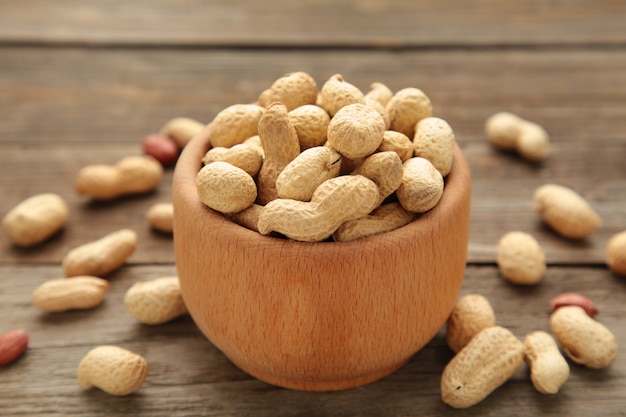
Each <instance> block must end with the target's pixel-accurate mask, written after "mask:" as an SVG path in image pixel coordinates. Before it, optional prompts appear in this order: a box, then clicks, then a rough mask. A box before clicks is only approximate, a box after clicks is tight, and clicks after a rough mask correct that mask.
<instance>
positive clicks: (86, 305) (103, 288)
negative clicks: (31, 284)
mask: <svg viewBox="0 0 626 417" xmlns="http://www.w3.org/2000/svg"><path fill="white" fill-rule="evenodd" d="M108 291H109V282H108V281H107V280H105V279H102V278H98V277H94V276H88V275H83V276H75V277H72V278H58V279H51V280H48V281H46V282H44V283H43V284H41V285H39V286H38V287H37V288H35V290H34V291H33V294H32V302H33V305H34V306H35V307H37V308H38V309H39V310H41V311H45V312H49V313H57V312H61V311H68V310H87V309H90V308H94V307H96V306H98V305H100V304H101V303H102V301H103V300H104V297H105V296H106V294H107V292H108Z"/></svg>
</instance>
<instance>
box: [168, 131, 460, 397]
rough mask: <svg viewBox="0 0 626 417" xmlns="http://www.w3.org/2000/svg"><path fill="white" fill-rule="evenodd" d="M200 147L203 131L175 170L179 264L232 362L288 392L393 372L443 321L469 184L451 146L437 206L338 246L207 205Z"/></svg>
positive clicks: (196, 314)
mask: <svg viewBox="0 0 626 417" xmlns="http://www.w3.org/2000/svg"><path fill="white" fill-rule="evenodd" d="M208 148H209V137H208V134H207V131H206V129H205V131H204V132H202V133H201V134H199V135H198V136H197V137H195V138H194V139H193V140H192V141H191V142H190V143H189V144H188V145H187V146H186V147H185V149H184V151H183V152H182V154H181V156H180V159H179V161H178V163H177V165H176V168H175V172H174V180H173V203H174V213H175V215H174V246H175V253H176V266H177V270H178V276H179V279H180V285H181V289H182V295H183V298H184V301H185V303H186V305H187V307H188V309H189V312H190V314H191V316H192V318H193V320H194V321H195V323H196V324H197V325H198V327H199V328H200V330H201V331H202V332H203V333H204V334H205V335H206V337H207V338H208V339H209V340H210V341H211V342H212V343H213V344H214V345H215V346H216V347H217V348H218V349H220V350H221V351H222V352H223V353H224V354H225V355H226V356H227V357H228V358H229V359H230V360H231V361H232V362H233V363H234V364H235V365H236V366H238V367H239V368H240V369H242V370H243V371H245V372H247V373H249V374H250V375H252V376H254V377H257V378H258V379H261V380H263V381H266V382H268V383H270V384H274V385H278V386H282V387H285V388H292V389H298V390H307V391H328V390H339V389H345V388H351V387H356V386H360V385H364V384H367V383H370V382H373V381H375V380H378V379H380V378H382V377H384V376H386V375H388V374H390V373H392V372H393V371H395V370H396V369H398V368H399V367H401V366H402V365H403V364H405V363H406V362H407V361H408V360H409V359H410V358H411V356H412V355H413V354H415V353H416V352H417V351H418V350H419V349H421V348H422V347H423V346H424V345H425V344H426V343H428V342H429V341H430V340H431V339H432V338H433V337H434V336H435V335H436V333H437V332H438V331H439V329H441V327H442V325H443V324H444V323H445V321H446V319H447V317H448V315H449V314H450V312H451V310H452V308H453V306H454V304H455V302H456V299H457V296H458V294H459V291H460V288H461V284H462V281H463V275H464V272H465V265H466V257H467V245H468V235H469V216H470V194H471V180H470V172H469V168H468V165H467V162H466V160H465V157H464V155H463V153H462V152H461V150H460V149H459V148H458V147H457V148H456V150H455V154H454V163H453V167H452V171H451V172H450V174H449V175H448V176H447V179H446V187H445V191H444V193H443V197H442V198H441V200H440V202H439V204H438V205H437V206H436V207H435V208H434V209H432V210H431V211H429V212H428V213H426V214H424V215H423V216H422V217H420V218H419V219H418V220H416V221H414V222H412V223H411V224H409V225H407V226H404V227H402V228H400V229H397V230H395V231H392V232H388V233H384V234H380V235H375V236H370V237H367V238H363V239H360V240H357V241H353V242H343V243H340V242H315V243H304V242H295V241H290V240H284V239H279V238H275V237H269V236H262V235H260V234H259V233H257V232H254V231H251V230H248V229H246V228H244V227H242V226H239V225H237V224H235V223H233V222H232V221H230V220H228V219H227V218H225V217H224V216H223V215H222V214H220V213H218V212H215V211H213V210H211V209H209V208H207V207H206V206H205V205H204V204H202V203H201V202H200V200H199V199H198V196H197V193H196V185H195V177H196V173H197V172H198V171H199V170H200V168H201V166H202V164H201V158H202V157H203V156H204V153H205V152H206V151H207V149H208Z"/></svg>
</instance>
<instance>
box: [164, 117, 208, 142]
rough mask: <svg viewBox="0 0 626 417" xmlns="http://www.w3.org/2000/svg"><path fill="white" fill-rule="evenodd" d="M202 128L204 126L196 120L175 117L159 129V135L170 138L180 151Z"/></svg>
mask: <svg viewBox="0 0 626 417" xmlns="http://www.w3.org/2000/svg"><path fill="white" fill-rule="evenodd" d="M204 128H205V125H204V124H203V123H200V122H199V121H197V120H194V119H191V118H189V117H175V118H173V119H171V120H169V121H168V122H167V123H166V124H165V125H164V126H163V127H162V128H161V130H160V133H161V134H162V135H165V136H167V137H170V138H172V140H173V141H174V142H176V145H178V148H179V149H182V148H184V147H185V146H187V144H188V143H189V141H190V140H191V139H192V138H193V137H194V136H196V135H197V134H198V133H200V132H201V131H202V130H203V129H204Z"/></svg>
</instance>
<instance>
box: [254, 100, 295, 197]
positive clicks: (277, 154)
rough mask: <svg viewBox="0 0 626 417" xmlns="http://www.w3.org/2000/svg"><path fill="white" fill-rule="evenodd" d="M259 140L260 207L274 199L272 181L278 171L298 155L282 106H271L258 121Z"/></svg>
mask: <svg viewBox="0 0 626 417" xmlns="http://www.w3.org/2000/svg"><path fill="white" fill-rule="evenodd" d="M259 137H260V139H261V145H262V146H263V150H264V152H265V159H264V160H263V166H261V170H260V171H259V176H258V200H259V202H260V203H261V204H262V205H265V204H267V203H268V202H270V201H272V200H273V199H275V198H277V197H278V192H277V191H276V180H277V179H278V175H279V174H280V172H281V171H282V170H283V169H284V168H285V167H286V166H287V164H289V162H291V161H292V160H293V159H294V158H295V157H296V156H298V155H299V154H300V143H299V142H298V135H297V134H296V130H295V128H294V127H293V125H292V124H291V122H290V120H289V114H288V112H287V108H286V107H285V105H283V104H281V103H273V104H271V105H270V106H269V107H268V108H267V109H266V110H265V113H264V114H263V117H261V119H260V120H259Z"/></svg>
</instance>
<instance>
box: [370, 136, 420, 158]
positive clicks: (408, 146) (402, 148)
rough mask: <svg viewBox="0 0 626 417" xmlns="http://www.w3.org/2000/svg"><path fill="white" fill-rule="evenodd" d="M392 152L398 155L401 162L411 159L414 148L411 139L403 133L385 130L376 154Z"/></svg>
mask: <svg viewBox="0 0 626 417" xmlns="http://www.w3.org/2000/svg"><path fill="white" fill-rule="evenodd" d="M385 151H394V152H395V153H397V154H398V156H399V157H400V159H401V160H402V162H404V161H406V160H407V159H410V158H412V157H413V152H414V151H415V147H414V145H413V142H411V139H409V137H408V136H407V135H405V134H404V133H400V132H396V131H395V130H386V131H385V133H384V134H383V140H382V142H381V143H380V146H379V147H378V149H376V152H385Z"/></svg>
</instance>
